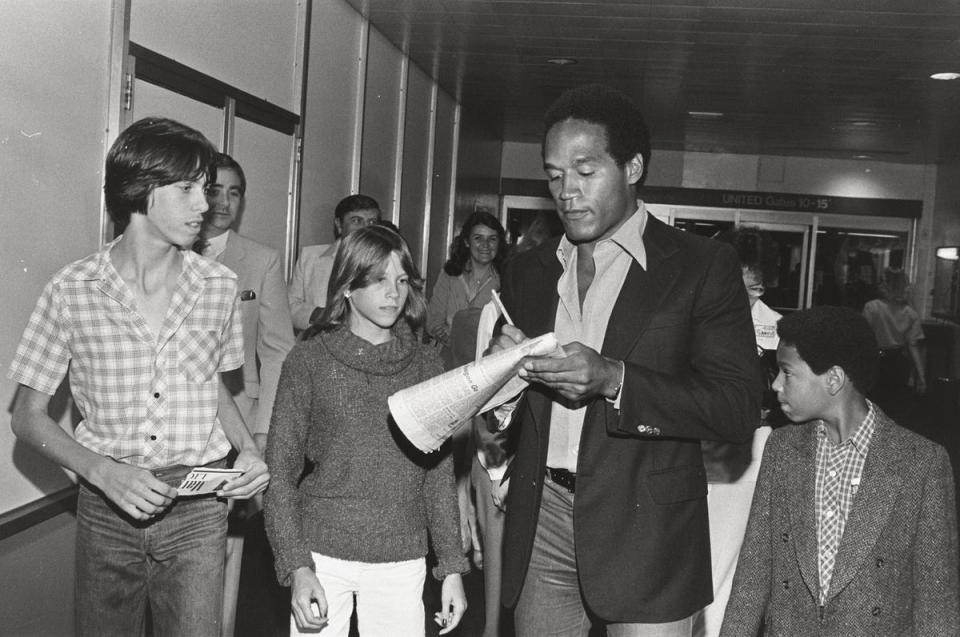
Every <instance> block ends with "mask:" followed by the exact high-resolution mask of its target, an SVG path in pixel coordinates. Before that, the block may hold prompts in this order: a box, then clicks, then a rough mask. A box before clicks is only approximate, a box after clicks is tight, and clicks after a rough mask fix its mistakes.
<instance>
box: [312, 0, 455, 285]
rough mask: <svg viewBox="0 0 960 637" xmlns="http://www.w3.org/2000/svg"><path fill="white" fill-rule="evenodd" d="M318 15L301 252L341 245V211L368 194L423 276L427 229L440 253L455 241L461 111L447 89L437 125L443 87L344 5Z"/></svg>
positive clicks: (324, 5)
mask: <svg viewBox="0 0 960 637" xmlns="http://www.w3.org/2000/svg"><path fill="white" fill-rule="evenodd" d="M312 14H313V18H312V21H311V38H310V58H309V62H308V66H307V70H308V81H307V87H306V107H305V118H304V159H303V186H302V198H301V223H300V239H299V244H300V246H301V247H302V246H304V245H311V244H315V243H326V242H329V241H332V240H333V237H334V232H333V210H334V207H335V206H336V204H337V202H338V201H339V200H340V199H342V198H343V197H345V196H346V195H348V194H351V193H355V192H361V193H363V194H365V195H370V196H372V197H374V198H375V199H377V201H378V202H379V203H380V207H381V208H382V210H383V212H384V216H385V217H386V218H388V219H391V220H393V221H395V222H396V223H397V225H398V226H399V227H400V230H401V232H402V233H403V235H404V237H405V238H406V239H407V241H408V242H409V243H410V247H411V250H412V251H413V254H414V258H415V260H416V261H417V263H418V265H420V266H421V267H422V266H423V265H424V264H422V263H420V261H421V259H420V254H421V253H422V248H423V242H424V234H425V232H424V230H425V229H426V230H427V232H426V234H427V238H426V243H427V245H428V246H430V248H431V250H432V248H433V245H434V242H436V241H439V242H441V243H443V242H445V241H446V239H445V236H439V237H438V234H439V235H443V233H445V229H446V227H447V225H448V220H449V216H450V214H451V212H450V199H451V197H450V189H451V188H452V183H453V168H452V166H451V164H452V162H453V147H454V137H455V135H456V134H457V129H456V122H455V120H454V113H455V110H456V102H455V101H454V100H453V98H451V97H450V96H449V95H448V94H447V93H445V92H444V91H442V90H437V100H436V101H437V105H436V109H437V111H436V117H435V118H431V112H430V111H431V108H434V104H433V101H432V95H433V92H434V83H433V80H432V79H430V77H429V76H428V75H427V74H426V73H425V72H424V71H423V70H422V69H420V68H418V67H417V66H416V65H414V64H413V63H411V62H410V61H409V60H408V59H407V58H406V57H405V56H404V54H403V53H402V52H401V51H400V50H399V49H397V48H396V47H395V46H393V45H392V44H391V43H390V42H389V41H387V39H386V38H385V37H384V36H383V34H382V33H380V32H379V31H377V30H376V29H375V28H373V27H369V28H367V27H366V26H365V23H364V19H363V18H362V17H361V16H360V15H359V14H358V13H357V12H356V11H354V9H353V8H352V7H350V6H349V5H348V4H347V3H346V2H344V0H324V1H323V2H314V4H313V10H312ZM364 33H366V38H365V37H364ZM431 124H432V125H433V128H432V129H431ZM431 140H432V144H433V145H432V146H431V145H430V144H431ZM431 149H432V151H433V163H432V165H431V164H430V161H429V159H430V154H431V153H430V151H431ZM431 169H432V170H431ZM428 209H429V220H428V219H427V211H428ZM432 259H433V257H431V260H432ZM431 262H432V261H431Z"/></svg>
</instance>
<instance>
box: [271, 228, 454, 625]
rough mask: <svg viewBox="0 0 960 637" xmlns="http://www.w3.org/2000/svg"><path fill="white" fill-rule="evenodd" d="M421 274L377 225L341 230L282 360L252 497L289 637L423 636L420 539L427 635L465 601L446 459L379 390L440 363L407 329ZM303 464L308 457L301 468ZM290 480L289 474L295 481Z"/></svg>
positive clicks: (417, 315) (418, 302)
mask: <svg viewBox="0 0 960 637" xmlns="http://www.w3.org/2000/svg"><path fill="white" fill-rule="evenodd" d="M422 290H423V281H422V279H421V278H420V276H419V273H418V272H417V270H416V267H415V266H414V264H413V260H412V259H411V257H410V252H409V250H408V248H407V245H406V243H404V241H403V239H402V238H401V237H400V235H398V234H397V233H395V232H393V231H392V230H390V229H389V228H385V227H383V226H369V227H366V228H363V229H361V230H358V231H356V232H354V233H351V234H350V235H348V236H346V237H344V238H343V239H342V241H341V245H340V247H339V248H338V250H337V253H336V257H335V259H334V264H333V272H332V275H331V280H330V286H329V289H328V292H327V304H326V307H325V309H324V311H323V314H322V316H321V318H320V320H319V321H318V322H317V323H315V324H314V325H312V326H311V327H310V328H308V329H307V330H306V331H305V332H304V333H303V336H302V340H301V341H300V342H299V343H297V345H296V346H295V347H294V348H293V350H292V351H291V352H290V354H289V356H288V357H287V360H286V362H285V363H284V366H283V372H282V374H281V377H280V387H279V390H278V392H277V398H276V403H275V406H274V411H273V421H272V425H271V429H270V437H269V440H268V443H267V463H268V466H269V467H270V471H271V474H272V475H273V478H274V482H273V484H272V486H271V489H270V492H269V494H268V495H267V496H266V497H265V499H264V509H265V512H266V523H267V533H268V536H269V538H270V543H271V545H272V546H273V552H274V555H275V556H276V570H277V576H278V578H279V579H280V581H281V583H283V584H285V585H289V586H291V588H292V590H291V608H292V611H293V619H292V622H291V634H293V635H299V634H301V632H300V631H316V630H319V629H320V628H324V631H323V634H324V635H331V636H343V637H345V636H346V635H347V634H348V631H349V626H350V615H351V613H352V611H353V603H354V595H356V610H357V625H358V629H359V631H360V634H361V635H364V636H366V635H423V634H424V628H425V627H424V607H423V602H422V595H423V588H424V582H425V577H426V561H425V556H426V554H427V548H428V534H429V538H430V541H432V544H433V549H434V552H435V553H436V556H437V561H438V563H437V566H436V567H435V568H434V571H433V574H434V575H435V576H436V578H437V579H438V580H442V582H443V584H442V588H441V610H440V612H438V613H437V615H436V617H435V621H436V622H437V623H438V624H440V625H441V627H442V630H441V631H440V634H445V633H447V632H449V631H450V630H452V629H453V628H454V627H456V626H457V624H458V623H459V622H460V619H461V617H462V616H463V612H464V610H465V609H466V598H465V595H464V592H463V583H462V580H461V573H464V572H466V571H467V570H468V565H467V561H466V559H465V558H464V556H463V553H462V551H461V546H460V532H459V527H460V523H459V515H458V511H457V496H456V491H455V486H454V478H453V468H452V461H451V457H450V454H448V453H442V452H441V453H437V454H432V455H429V456H428V455H425V454H422V453H420V452H419V451H417V450H415V449H414V448H413V447H412V446H411V445H409V444H408V443H407V442H406V441H405V439H404V438H403V435H402V434H400V433H398V432H397V431H396V428H395V425H392V424H391V421H390V417H389V409H388V406H387V397H388V396H390V395H391V394H393V393H394V392H396V391H398V390H400V389H403V388H406V387H409V386H411V385H414V384H416V383H418V382H421V381H423V380H426V379H428V378H430V377H433V376H436V375H437V374H439V373H440V372H441V366H440V361H439V359H438V358H437V355H436V350H435V349H434V348H431V347H428V346H425V345H423V344H421V342H420V339H419V338H417V334H416V333H415V330H417V328H419V326H420V324H421V323H422V320H423V316H424V309H425V307H424V306H425V303H424V299H423V291H422ZM305 460H306V461H307V463H308V465H307V466H312V469H310V470H309V472H308V473H307V475H306V476H305V477H302V476H303V473H304V469H305ZM301 477H302V479H301Z"/></svg>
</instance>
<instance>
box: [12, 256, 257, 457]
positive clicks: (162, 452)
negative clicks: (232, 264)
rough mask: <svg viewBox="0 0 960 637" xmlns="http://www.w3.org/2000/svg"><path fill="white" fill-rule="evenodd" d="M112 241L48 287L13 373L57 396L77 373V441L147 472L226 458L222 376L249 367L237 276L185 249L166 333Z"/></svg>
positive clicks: (61, 273)
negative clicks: (151, 316)
mask: <svg viewBox="0 0 960 637" xmlns="http://www.w3.org/2000/svg"><path fill="white" fill-rule="evenodd" d="M118 240H119V239H118ZM115 243H116V241H114V242H112V243H110V244H109V245H107V246H106V247H104V249H103V250H102V251H100V252H98V253H96V254H93V255H91V256H88V257H86V258H84V259H81V260H79V261H76V262H74V263H71V264H70V265H68V266H66V267H65V268H63V269H62V270H60V271H59V272H58V273H57V274H56V275H54V277H53V279H51V280H50V282H49V283H47V285H46V287H45V288H44V290H43V294H42V295H41V296H40V299H39V300H38V301H37V305H36V308H35V309H34V311H33V314H32V315H31V316H30V321H29V323H28V324H27V327H26V329H25V330H24V333H23V337H22V338H21V340H20V344H19V346H18V347H17V352H16V355H15V356H14V359H13V362H12V363H11V365H10V373H9V376H10V378H11V379H12V380H14V381H16V382H19V383H21V384H23V385H26V386H28V387H31V388H33V389H35V390H37V391H39V392H42V393H45V394H50V395H52V394H53V393H54V392H55V391H56V389H57V387H58V386H59V385H60V383H61V381H62V380H63V377H64V375H65V374H66V373H67V369H68V368H69V371H70V389H71V391H72V392H73V397H74V400H75V401H76V404H77V407H78V408H79V410H80V413H81V414H82V416H83V420H82V421H81V422H80V424H79V425H78V426H77V428H76V431H75V432H74V435H75V436H76V439H77V441H78V442H80V444H82V445H84V446H85V447H87V448H89V449H91V450H93V451H95V452H97V453H99V454H101V455H104V456H108V457H111V458H113V459H115V460H119V461H122V462H126V463H128V464H132V465H136V466H139V467H142V468H145V469H156V468H161V467H167V466H170V465H174V464H183V465H189V466H196V465H202V464H207V463H209V462H213V461H215V460H219V459H221V458H223V457H224V456H226V455H227V453H228V452H229V451H230V442H229V441H228V440H227V438H226V435H225V434H224V432H223V428H222V427H221V426H220V422H219V421H218V419H217V408H218V394H219V383H220V379H219V375H218V372H223V371H229V370H232V369H236V368H237V367H240V366H241V365H242V364H243V335H242V325H241V321H240V312H239V309H238V307H237V305H238V301H237V282H236V275H235V274H234V273H233V272H231V271H230V270H228V269H227V268H226V267H224V266H222V265H220V264H218V263H215V262H213V261H210V260H207V259H204V258H203V257H201V256H200V255H198V254H195V253H193V252H190V251H186V250H185V251H181V253H180V254H181V255H182V257H183V261H182V269H181V272H180V277H179V279H178V280H177V288H176V290H175V291H174V293H173V296H172V297H171V300H170V307H169V308H168V309H167V314H166V317H165V318H164V322H163V325H162V327H161V330H160V334H159V335H158V334H155V333H153V332H152V331H151V329H150V328H149V327H148V325H147V323H146V321H145V320H144V319H143V317H142V316H141V315H140V314H139V312H138V311H137V308H136V302H135V299H134V296H133V293H132V292H131V291H130V289H129V288H128V287H127V285H126V283H124V281H123V279H121V277H120V275H119V274H118V273H117V270H116V268H115V267H114V265H113V263H112V261H111V259H110V249H111V248H112V247H113V245H114V244H115Z"/></svg>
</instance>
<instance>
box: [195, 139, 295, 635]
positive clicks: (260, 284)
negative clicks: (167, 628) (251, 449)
mask: <svg viewBox="0 0 960 637" xmlns="http://www.w3.org/2000/svg"><path fill="white" fill-rule="evenodd" d="M214 170H215V171H216V175H215V179H214V181H213V183H211V184H209V185H208V187H207V201H208V203H209V205H210V208H209V209H208V210H207V213H206V216H205V219H204V226H203V245H204V248H203V254H204V256H207V257H210V258H213V259H216V260H217V261H219V262H220V263H222V264H223V265H225V266H227V267H228V268H230V269H231V270H233V271H234V272H235V273H236V275H237V279H238V280H237V287H238V289H239V295H240V314H241V316H242V318H243V377H242V379H241V378H239V375H238V376H237V377H234V378H233V380H234V381H236V387H231V389H232V390H233V391H234V400H235V401H236V403H237V406H238V407H239V408H240V413H241V414H242V415H243V418H244V422H246V425H247V428H248V429H249V430H250V433H251V434H253V438H254V441H255V442H256V443H257V447H258V448H260V449H261V451H262V450H263V449H264V448H265V447H266V442H267V432H268V431H269V428H270V415H271V414H272V413H273V400H274V397H275V396H276V394H277V384H278V383H279V381H280V369H281V368H282V367H283V361H284V360H285V359H286V357H287V352H289V351H290V349H291V348H292V347H293V343H294V338H293V322H292V320H291V318H290V306H289V305H288V303H287V287H286V285H285V284H284V280H283V269H282V266H281V262H280V255H279V254H278V253H277V251H276V250H274V249H273V248H269V247H267V246H265V245H263V244H260V243H257V242H256V241H253V240H252V239H248V238H246V237H242V236H240V235H239V234H237V233H236V232H234V231H233V229H232V228H233V226H234V225H235V224H236V222H237V218H238V215H239V213H240V211H241V208H242V205H243V200H244V197H245V196H246V191H247V179H246V175H244V172H243V168H241V167H240V164H239V163H237V161H236V160H234V159H233V158H232V157H230V156H229V155H226V154H224V153H218V154H217V155H216V157H215V159H214ZM241 381H242V382H241ZM254 508H259V507H258V506H256V505H255V506H254ZM239 513H241V512H234V514H233V515H231V528H230V534H229V535H228V538H227V559H226V566H225V586H224V596H223V603H224V618H223V626H222V629H223V630H222V633H221V634H222V635H223V636H224V637H231V636H232V635H233V633H234V624H235V618H236V614H237V598H238V591H239V585H240V570H241V564H242V559H241V556H242V555H243V554H244V552H245V550H244V537H245V536H248V537H249V540H250V542H251V546H250V547H247V548H248V551H246V552H250V551H254V552H256V551H261V550H266V549H265V544H266V542H265V539H264V538H263V537H261V536H263V534H264V531H263V514H262V513H256V514H255V515H253V517H252V518H251V519H250V520H249V522H246V521H245V523H244V524H242V525H239V526H242V527H243V528H240V529H238V528H236V527H237V526H238V524H237V522H238V520H240V519H242V516H240V515H238V514H239ZM242 513H243V514H246V513H248V512H247V511H243V512H242ZM249 513H250V514H254V511H253V510H250V511H249ZM261 541H262V545H261V543H260V542H261ZM255 554H256V553H255ZM253 585H254V586H258V590H260V591H261V595H260V597H261V598H266V597H267V596H271V599H273V598H276V599H278V600H280V601H278V602H277V603H278V604H279V605H280V607H281V608H282V612H283V616H284V618H285V617H286V615H287V614H288V612H289V611H288V609H287V608H286V601H285V600H283V599H282V595H281V593H280V592H278V591H276V590H274V588H273V587H272V582H265V583H264V584H262V585H259V584H257V583H254V584H253ZM274 606H276V605H274ZM262 607H263V608H266V609H271V608H273V606H271V604H270V603H269V601H268V599H263V604H262ZM261 614H262V615H264V616H265V617H264V621H268V620H269V617H268V616H269V615H270V613H267V612H263V613H261ZM248 623H249V622H248ZM247 628H250V626H249V625H248V626H247ZM255 632H256V631H255ZM257 634H269V633H268V632H258V633H257Z"/></svg>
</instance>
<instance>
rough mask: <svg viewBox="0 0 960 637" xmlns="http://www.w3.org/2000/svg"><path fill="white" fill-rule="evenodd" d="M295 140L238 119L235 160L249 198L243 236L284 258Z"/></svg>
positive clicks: (241, 227) (241, 223)
mask: <svg viewBox="0 0 960 637" xmlns="http://www.w3.org/2000/svg"><path fill="white" fill-rule="evenodd" d="M292 145H293V138H292V137H290V136H289V135H284V134H283V133H278V132H277V131H274V130H270V129H269V128H264V127H262V126H258V125H256V124H252V123H250V122H248V121H246V120H242V119H238V120H237V128H236V131H235V133H234V138H233V146H234V148H233V157H234V159H236V160H237V161H238V162H240V165H241V166H242V167H243V171H244V174H245V175H246V177H247V196H246V197H245V205H244V210H243V213H242V214H241V218H240V220H239V224H238V226H237V228H238V230H239V232H240V234H242V235H244V236H247V237H250V238H252V239H255V240H256V241H259V242H260V243H263V244H265V245H268V246H270V247H271V248H273V249H275V250H277V252H279V253H280V254H281V255H283V246H284V242H285V240H286V231H287V209H288V200H289V199H288V194H289V192H290V190H289V185H290V157H291V152H292Z"/></svg>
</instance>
